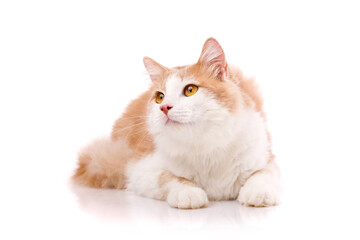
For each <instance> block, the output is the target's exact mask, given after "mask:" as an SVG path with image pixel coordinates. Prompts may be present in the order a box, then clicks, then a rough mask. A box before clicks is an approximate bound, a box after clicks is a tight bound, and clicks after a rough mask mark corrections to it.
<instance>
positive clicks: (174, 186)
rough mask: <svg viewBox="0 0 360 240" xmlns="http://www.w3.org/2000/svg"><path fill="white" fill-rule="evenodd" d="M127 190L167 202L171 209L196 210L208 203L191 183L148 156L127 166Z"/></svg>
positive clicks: (203, 195) (200, 191)
mask: <svg viewBox="0 0 360 240" xmlns="http://www.w3.org/2000/svg"><path fill="white" fill-rule="evenodd" d="M127 173H128V183H127V189H129V190H132V191H134V192H135V193H136V194H138V195H141V196H145V197H150V198H154V199H158V200H164V201H167V202H168V204H169V205H170V206H171V207H175V208H181V209H196V208H202V207H206V206H207V205H208V203H209V201H208V198H207V195H206V193H205V191H204V190H203V189H201V188H199V187H198V186H196V185H195V184H194V183H193V182H192V181H190V180H188V179H186V178H182V177H178V176H175V175H174V174H173V173H171V172H170V171H168V170H164V169H162V168H161V166H160V165H158V164H156V159H154V157H152V156H149V157H147V158H145V159H142V160H140V161H139V162H137V163H134V164H131V165H129V168H128V170H127Z"/></svg>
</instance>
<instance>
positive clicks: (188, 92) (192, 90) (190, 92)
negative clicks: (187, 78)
mask: <svg viewBox="0 0 360 240" xmlns="http://www.w3.org/2000/svg"><path fill="white" fill-rule="evenodd" d="M198 89H199V88H198V86H196V85H194V84H190V85H187V86H186V87H185V88H184V94H185V96H187V97H190V96H192V95H194V94H195V93H196V92H197V90H198Z"/></svg>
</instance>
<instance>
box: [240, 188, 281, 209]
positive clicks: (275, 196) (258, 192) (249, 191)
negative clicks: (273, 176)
mask: <svg viewBox="0 0 360 240" xmlns="http://www.w3.org/2000/svg"><path fill="white" fill-rule="evenodd" d="M238 200H239V201H240V203H241V204H243V205H245V206H249V207H269V206H275V205H278V204H279V190H278V188H277V187H276V186H274V185H272V184H271V183H267V182H262V183H259V182H258V183H257V182H247V183H245V185H244V186H243V187H242V188H241V190H240V193H239V198H238Z"/></svg>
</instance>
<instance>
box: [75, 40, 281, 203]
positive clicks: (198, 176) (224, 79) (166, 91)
mask: <svg viewBox="0 0 360 240" xmlns="http://www.w3.org/2000/svg"><path fill="white" fill-rule="evenodd" d="M144 65H145V68H146V70H147V72H148V74H149V76H150V79H151V81H152V85H151V87H150V89H149V90H148V91H146V92H145V93H143V94H142V95H141V96H140V97H139V98H137V99H136V100H134V101H132V102H131V103H130V104H129V105H128V107H127V108H126V110H125V112H124V114H123V115H122V117H121V118H119V119H118V120H117V121H116V122H115V124H114V126H113V130H112V133H111V137H108V138H103V139H97V140H95V141H94V142H93V143H91V144H90V145H88V146H87V147H85V148H84V149H83V150H82V151H81V152H80V154H79V159H78V161H79V166H78V168H77V170H76V172H75V174H74V176H73V179H74V180H75V182H77V183H79V184H82V185H85V186H89V187H96V188H116V189H128V190H131V191H133V192H135V193H136V194H138V195H141V196H145V197H150V198H154V199H158V200H165V201H167V202H168V204H169V205H170V206H171V207H174V208H180V209H196V208H203V207H207V206H208V204H209V200H211V201H217V200H235V199H237V200H238V201H239V202H240V203H241V204H243V205H245V206H253V207H265V206H274V205H277V204H279V195H280V173H279V168H278V166H277V165H276V163H275V160H274V155H273V153H272V151H271V140H270V134H269V132H268V130H267V127H266V123H265V114H264V112H263V104H262V98H261V95H260V92H259V90H258V87H257V85H256V83H255V81H254V79H252V78H246V77H244V76H243V75H242V73H241V71H240V70H238V69H237V68H236V67H233V66H231V67H230V66H229V65H228V64H227V62H226V59H225V54H224V51H223V49H222V47H221V46H220V44H219V43H218V42H217V40H215V39H214V38H209V39H208V40H206V42H205V44H204V46H203V49H202V52H201V55H200V58H199V60H198V62H197V63H196V64H193V65H187V66H181V67H174V68H167V67H164V66H163V65H161V64H159V63H157V62H156V61H154V60H152V59H151V58H148V57H144Z"/></svg>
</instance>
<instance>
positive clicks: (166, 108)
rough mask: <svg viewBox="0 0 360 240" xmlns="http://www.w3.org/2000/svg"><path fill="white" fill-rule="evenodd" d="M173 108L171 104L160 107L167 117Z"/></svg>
mask: <svg viewBox="0 0 360 240" xmlns="http://www.w3.org/2000/svg"><path fill="white" fill-rule="evenodd" d="M172 108H173V107H172V106H170V105H169V104H166V105H162V106H160V110H161V111H162V112H163V113H164V114H165V115H166V116H167V114H168V112H169V110H170V109H172Z"/></svg>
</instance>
